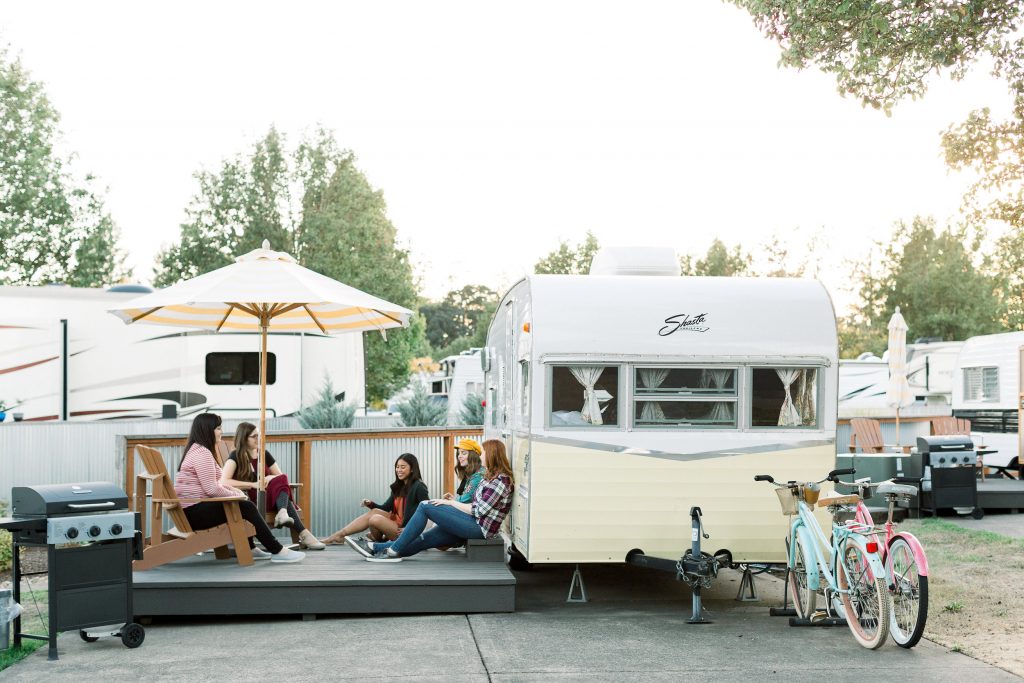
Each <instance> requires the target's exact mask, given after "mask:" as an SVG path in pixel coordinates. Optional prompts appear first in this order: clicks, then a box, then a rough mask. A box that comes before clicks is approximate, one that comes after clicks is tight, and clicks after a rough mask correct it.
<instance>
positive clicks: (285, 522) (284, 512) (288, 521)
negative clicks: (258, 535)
mask: <svg viewBox="0 0 1024 683" xmlns="http://www.w3.org/2000/svg"><path fill="white" fill-rule="evenodd" d="M292 524H294V522H293V521H292V518H291V517H289V516H288V509H287V508H281V509H280V510H278V511H277V516H276V517H274V528H275V529H280V528H281V527H283V526H291V525H292Z"/></svg>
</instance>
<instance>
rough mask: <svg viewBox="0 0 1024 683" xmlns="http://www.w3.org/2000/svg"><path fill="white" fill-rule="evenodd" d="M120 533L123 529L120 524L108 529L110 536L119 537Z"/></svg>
mask: <svg viewBox="0 0 1024 683" xmlns="http://www.w3.org/2000/svg"><path fill="white" fill-rule="evenodd" d="M122 531H124V527H122V526H121V525H120V524H115V525H114V526H112V527H110V535H111V536H119V535H120V534H121V532H122Z"/></svg>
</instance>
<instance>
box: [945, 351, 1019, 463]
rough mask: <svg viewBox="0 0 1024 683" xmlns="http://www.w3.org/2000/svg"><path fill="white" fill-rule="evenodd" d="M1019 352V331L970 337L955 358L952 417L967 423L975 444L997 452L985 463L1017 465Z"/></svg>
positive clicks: (988, 457)
mask: <svg viewBox="0 0 1024 683" xmlns="http://www.w3.org/2000/svg"><path fill="white" fill-rule="evenodd" d="M1022 354H1024V332H1005V333H1003V334H986V335H982V336H978V337H971V338H970V339H968V340H967V341H966V342H965V343H964V347H963V349H961V350H960V355H959V356H958V357H957V362H956V370H955V372H954V375H953V415H954V416H956V417H962V418H966V419H968V420H970V421H971V435H972V437H973V440H974V442H975V443H976V444H978V445H980V446H984V447H985V448H986V449H987V450H989V449H990V450H995V451H997V452H996V453H989V454H987V455H985V462H986V463H987V464H992V465H1003V466H1010V467H1015V468H1019V467H1020V463H1021V434H1020V429H1019V428H1020V412H1021V406H1022V405H1024V403H1022V400H1024V395H1022V392H1024V385H1022V382H1021V371H1022V368H1024V363H1022V362H1021V355H1022Z"/></svg>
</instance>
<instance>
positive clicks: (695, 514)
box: [676, 506, 718, 624]
mask: <svg viewBox="0 0 1024 683" xmlns="http://www.w3.org/2000/svg"><path fill="white" fill-rule="evenodd" d="M701 516H702V513H701V510H700V508H699V507H697V506H694V507H692V508H690V525H691V532H690V549H689V550H687V551H686V552H685V553H684V554H683V556H682V558H680V560H679V561H678V562H676V578H677V579H679V580H680V581H682V582H683V583H685V584H686V585H687V587H688V588H689V589H690V591H691V592H692V593H693V614H692V615H691V616H690V619H689V621H688V623H690V624H710V623H711V622H710V621H709V620H707V619H705V618H704V615H703V614H702V611H703V610H702V605H701V598H700V592H701V589H703V588H710V587H711V580H712V579H714V578H715V577H716V576H718V558H716V557H714V556H713V555H709V554H708V553H705V552H702V551H701V549H700V540H701V538H702V537H703V538H711V537H710V536H709V535H708V534H707V533H706V532H705V531H704V525H703V523H702V520H701Z"/></svg>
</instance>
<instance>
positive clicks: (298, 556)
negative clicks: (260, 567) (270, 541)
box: [270, 548, 306, 562]
mask: <svg viewBox="0 0 1024 683" xmlns="http://www.w3.org/2000/svg"><path fill="white" fill-rule="evenodd" d="M305 557H306V553H300V552H299V551H297V550H289V549H288V548H282V549H281V552H279V553H277V554H276V555H274V556H273V557H271V558H270V561H271V562H302V560H303V559H305Z"/></svg>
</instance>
